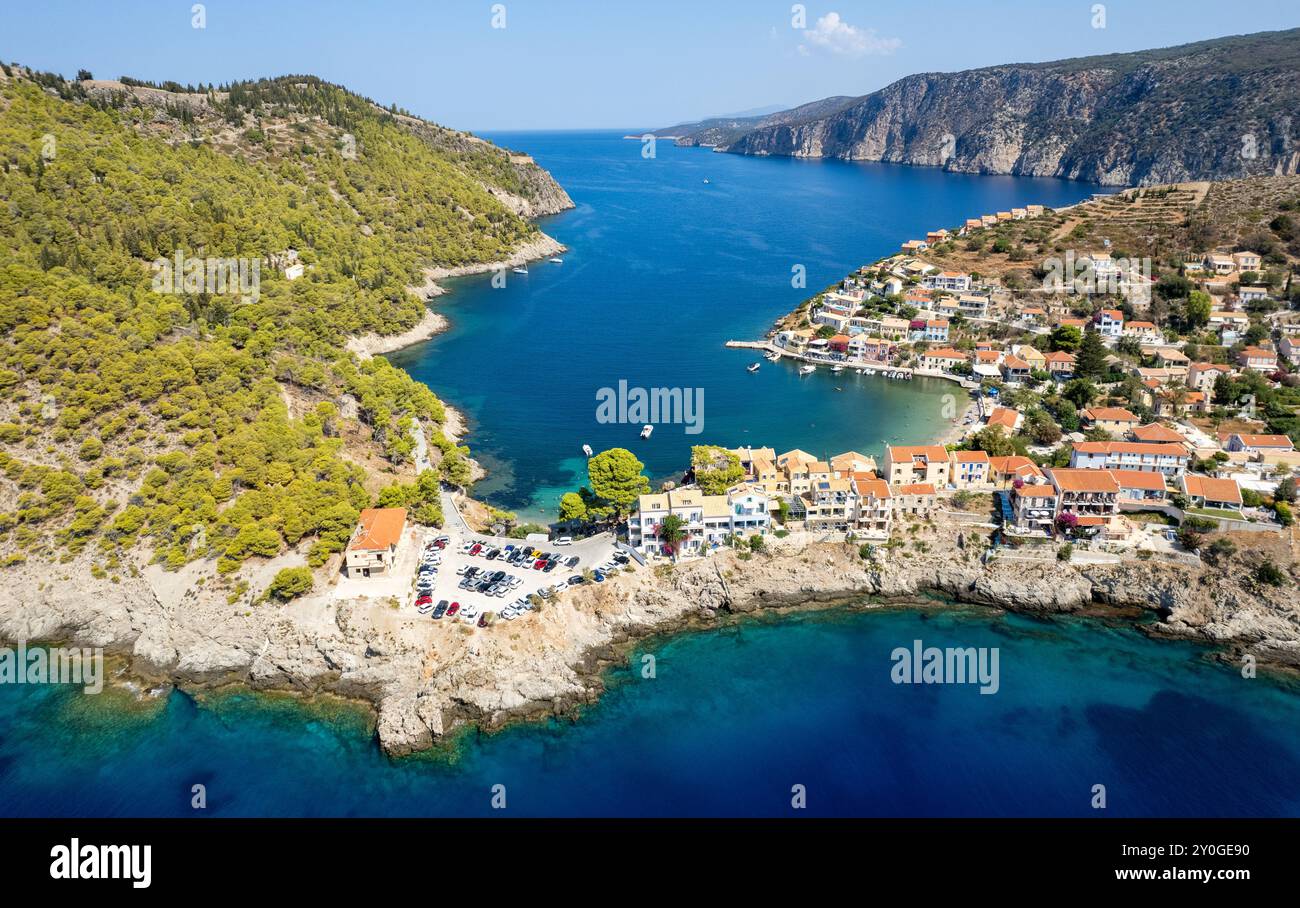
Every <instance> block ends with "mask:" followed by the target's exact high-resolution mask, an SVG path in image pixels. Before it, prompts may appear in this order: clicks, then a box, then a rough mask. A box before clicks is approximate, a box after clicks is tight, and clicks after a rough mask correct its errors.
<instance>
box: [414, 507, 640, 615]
mask: <svg viewBox="0 0 1300 908" xmlns="http://www.w3.org/2000/svg"><path fill="white" fill-rule="evenodd" d="M417 549H418V550H417V556H418V559H417V561H418V564H419V567H418V568H416V571H415V574H414V576H412V577H411V578H410V581H409V582H410V584H411V586H410V587H409V592H408V593H407V595H406V596H405V598H404V600H403V608H411V609H414V610H415V611H417V612H418V613H419V614H420V615H422V616H425V617H429V618H435V617H436V619H437V620H440V621H446V620H448V619H451V620H453V621H460V622H465V623H480V621H481V623H480V626H483V625H484V624H487V623H489V622H491V621H494V620H505V621H513V620H515V619H516V618H518V617H520V616H521V615H523V614H526V613H527V612H528V611H530V610H532V609H533V608H534V607H535V605H534V603H535V600H534V599H533V597H535V596H540V597H541V599H542V600H547V599H553V598H554V597H556V596H562V595H564V591H565V590H566V589H567V587H568V586H569V584H570V583H574V585H577V583H582V582H590V583H597V582H602V580H601V579H598V578H603V576H604V573H605V572H606V571H607V570H610V569H621V568H622V566H623V564H625V563H632V564H635V562H630V561H628V560H624V559H627V556H626V555H624V554H621V553H618V552H617V550H616V548H615V546H614V538H613V537H612V536H610V535H609V534H602V535H600V536H595V537H593V538H591V539H584V540H581V541H578V542H574V543H562V542H561V541H559V540H554V541H551V542H536V543H529V542H525V541H524V540H521V539H504V538H499V537H490V536H483V535H479V534H475V533H464V532H458V531H457V530H456V529H454V528H453V529H450V530H447V531H445V532H436V531H434V532H430V533H428V534H427V535H426V537H425V538H424V539H423V540H420V541H419V543H418V546H417ZM615 558H618V559H620V560H621V561H620V562H615V561H614V560H613V559H615ZM548 565H550V567H549V568H548V567H547V566H548ZM602 567H604V568H606V571H602V570H601V568H602ZM589 572H590V573H589ZM584 576H585V577H587V578H590V579H584ZM467 578H468V579H467ZM573 578H578V581H577V583H575V582H574V580H573ZM466 584H468V585H466ZM453 606H454V608H453ZM485 613H486V614H488V615H490V616H491V617H489V618H486V619H484V618H483V616H484V614H485Z"/></svg>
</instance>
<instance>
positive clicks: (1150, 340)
mask: <svg viewBox="0 0 1300 908" xmlns="http://www.w3.org/2000/svg"><path fill="white" fill-rule="evenodd" d="M1123 335H1124V337H1131V338H1133V339H1134V340H1136V341H1138V342H1139V343H1143V344H1158V343H1160V342H1161V341H1163V340H1164V339H1165V337H1164V335H1163V334H1161V333H1160V329H1159V328H1157V327H1156V324H1155V322H1137V321H1134V322H1127V323H1125V325H1124V331H1123Z"/></svg>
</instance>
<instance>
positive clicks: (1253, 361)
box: [1237, 347, 1277, 372]
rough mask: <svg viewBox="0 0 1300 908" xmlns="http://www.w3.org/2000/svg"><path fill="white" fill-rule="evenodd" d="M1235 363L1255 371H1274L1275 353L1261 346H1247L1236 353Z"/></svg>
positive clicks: (1275, 366)
mask: <svg viewBox="0 0 1300 908" xmlns="http://www.w3.org/2000/svg"><path fill="white" fill-rule="evenodd" d="M1237 365H1239V366H1241V367H1242V368H1243V369H1253V370H1255V371H1256V372H1276V371H1277V354H1276V353H1274V352H1273V351H1272V350H1265V349H1264V348H1263V347H1247V348H1245V349H1244V350H1242V351H1241V352H1240V353H1238V354H1237Z"/></svg>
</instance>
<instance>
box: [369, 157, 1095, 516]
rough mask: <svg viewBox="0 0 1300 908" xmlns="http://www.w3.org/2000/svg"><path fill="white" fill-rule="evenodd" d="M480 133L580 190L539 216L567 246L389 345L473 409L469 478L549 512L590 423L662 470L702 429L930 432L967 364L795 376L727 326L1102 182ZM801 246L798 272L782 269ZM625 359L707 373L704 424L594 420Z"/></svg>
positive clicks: (783, 446)
mask: <svg viewBox="0 0 1300 908" xmlns="http://www.w3.org/2000/svg"><path fill="white" fill-rule="evenodd" d="M489 138H491V139H493V140H494V141H496V142H498V143H499V144H502V145H505V146H508V147H512V148H517V149H521V150H527V151H528V152H529V153H531V154H532V155H534V156H535V157H536V158H537V160H538V162H539V163H541V164H542V166H544V167H546V168H548V169H549V170H550V171H551V172H552V173H553V174H554V175H555V177H556V179H558V180H559V181H560V183H561V185H563V186H564V187H565V188H566V189H567V190H568V192H569V194H570V195H571V196H572V198H573V200H574V202H575V203H576V204H577V208H576V209H575V210H573V211H569V212H566V213H563V214H560V215H557V216H555V217H552V218H548V219H545V220H544V221H543V222H542V223H541V226H542V228H543V229H544V230H545V231H546V232H547V233H549V234H551V235H552V236H554V237H555V238H556V239H558V240H560V241H561V242H563V243H565V244H566V245H568V246H569V247H570V250H569V252H567V253H565V254H564V256H563V258H564V264H562V265H553V264H550V263H549V262H537V263H533V264H532V265H530V266H529V274H528V275H527V276H522V275H516V274H514V273H513V272H508V273H507V274H506V275H505V278H506V285H505V287H504V288H498V287H494V286H493V282H492V278H491V276H489V275H480V276H474V277H469V278H464V279H460V280H457V281H451V282H448V286H449V287H450V289H451V290H452V293H451V294H450V295H448V296H444V297H441V298H439V299H438V300H437V301H436V302H435V304H434V305H435V308H436V309H437V310H438V311H440V312H442V313H444V314H445V315H446V316H447V317H448V318H449V319H450V321H451V325H452V328H451V330H450V331H449V332H448V333H446V334H444V335H442V336H440V337H437V338H435V339H433V340H431V341H429V342H428V343H425V344H420V345H418V346H416V347H412V348H410V349H408V350H405V351H402V352H400V353H398V354H396V355H394V356H393V357H392V359H393V361H394V362H397V363H399V364H400V365H402V366H404V367H405V368H406V369H408V370H409V371H410V372H411V373H412V374H413V375H415V377H417V378H419V379H422V380H424V381H425V382H427V383H428V384H429V386H430V387H431V388H433V389H434V390H435V391H436V392H437V393H438V394H440V395H441V396H442V397H443V398H445V399H446V400H447V401H448V402H449V403H451V404H453V405H455V406H457V407H460V408H461V409H463V410H464V411H465V412H466V413H467V415H468V416H469V418H470V423H471V426H472V433H471V435H470V437H469V439H468V443H469V444H470V446H471V448H472V449H473V452H474V456H475V457H477V458H478V459H479V460H480V461H481V462H482V463H483V464H484V465H485V466H486V467H487V468H488V469H489V470H490V473H491V475H490V476H489V477H488V478H487V479H486V480H485V481H483V482H481V483H480V484H479V485H478V486H477V487H476V490H475V492H476V494H477V495H479V496H480V497H483V498H486V499H487V500H488V501H490V502H492V503H493V504H496V505H498V506H500V507H504V508H507V509H510V510H515V511H518V512H520V513H521V514H524V515H527V516H530V517H549V518H550V519H554V517H555V513H556V511H555V508H556V505H557V503H558V499H559V496H560V495H561V494H563V493H564V492H565V491H570V490H572V489H573V488H575V487H576V486H577V485H580V484H582V483H583V482H585V481H586V473H585V461H584V459H583V456H582V453H581V450H582V446H583V445H584V444H590V445H591V446H592V447H593V448H594V449H595V450H597V451H599V450H602V449H604V448H609V447H614V446H623V447H628V448H630V449H631V450H633V451H634V452H636V454H637V455H638V456H639V457H640V458H641V459H642V460H643V461H644V462H645V464H646V466H647V472H648V473H649V474H650V475H651V476H652V477H653V478H655V479H663V478H669V477H672V478H676V477H675V476H674V474H676V473H680V472H681V471H682V470H683V469H684V468H685V466H686V465H687V462H688V459H689V451H690V446H691V445H692V444H702V443H708V444H723V445H726V446H728V447H736V446H741V445H754V446H770V447H775V448H776V449H777V450H778V451H780V450H788V449H789V448H794V447H799V448H803V449H805V450H807V451H810V452H813V453H815V454H818V455H830V454H835V453H839V452H840V451H843V450H848V449H857V450H861V451H862V452H864V453H868V454H876V455H879V454H880V453H881V452H882V451H883V446H884V444H885V443H886V442H894V443H898V442H909V441H911V442H924V441H929V440H931V439H933V438H934V437H935V436H936V435H937V434H938V433H939V432H941V431H942V430H943V428H944V427H945V426H947V425H948V424H949V423H950V421H951V418H952V412H953V405H954V403H957V402H958V400H959V401H964V400H965V395H964V394H963V393H962V392H960V390H959V389H958V388H957V386H956V385H953V384H951V383H949V382H943V381H937V380H918V381H915V382H911V383H905V382H891V381H890V380H888V379H885V378H883V377H868V376H858V375H856V374H853V373H842V374H840V375H838V376H835V375H831V374H830V373H829V372H828V371H826V370H825V369H822V370H819V372H818V373H817V374H815V375H813V376H810V377H806V378H799V377H798V375H797V373H796V371H795V367H794V366H793V365H790V364H780V365H773V364H770V363H766V362H764V363H762V368H761V369H760V371H759V372H758V373H756V374H750V373H748V372H746V371H745V366H747V365H748V364H749V363H751V362H754V361H756V360H758V359H759V354H757V353H756V352H754V351H749V350H727V349H724V348H723V344H724V343H725V342H726V341H727V340H731V339H739V340H755V339H759V338H761V337H762V336H763V334H764V332H765V331H766V330H767V329H768V328H769V327H770V326H771V324H772V322H773V321H774V320H775V319H776V318H777V317H779V316H781V315H783V314H785V313H786V312H788V311H790V310H791V309H792V308H794V306H796V305H797V304H798V303H799V302H800V301H802V300H804V299H806V298H807V297H808V296H810V295H812V293H814V292H815V291H816V290H819V289H821V288H823V287H825V286H827V285H829V284H831V283H834V282H835V281H838V280H839V279H840V278H842V277H843V276H844V275H846V274H847V273H849V272H850V271H851V270H852V269H854V268H856V267H858V266H859V265H862V264H864V263H866V262H870V261H874V260H875V259H877V258H879V257H880V256H882V255H885V254H887V253H889V252H892V251H895V250H896V249H897V248H898V244H899V243H900V242H901V241H902V240H904V239H907V238H909V237H915V236H918V235H919V236H924V235H925V232H926V231H927V230H933V229H936V228H938V227H941V226H948V227H951V226H953V225H955V224H960V223H962V222H963V221H964V220H965V219H966V218H967V217H970V216H972V215H977V214H982V213H985V212H991V211H999V210H1004V209H1007V208H1010V207H1012V206H1013V205H1021V204H1026V203H1032V202H1038V203H1043V204H1047V205H1061V204H1067V203H1070V202H1075V201H1078V200H1079V199H1081V198H1086V197H1087V196H1088V195H1089V194H1090V193H1091V192H1092V191H1093V190H1094V189H1095V188H1096V187H1091V186H1086V185H1083V184H1079V183H1069V182H1065V181H1061V180H1044V179H1024V178H1017V177H990V176H968V175H960V174H949V173H944V172H942V171H939V170H932V169H928V168H916V167H898V166H892V165H884V164H849V163H844V162H837V161H826V162H817V161H795V160H788V159H781V158H742V157H738V156H735V155H727V154H714V153H712V152H709V151H706V150H703V149H699V148H677V147H675V146H673V145H671V144H669V143H662V142H661V143H659V144H658V146H657V149H656V155H655V157H654V158H653V159H650V160H647V159H645V158H643V157H642V156H641V148H642V146H641V143H640V142H637V141H629V140H625V139H623V138H622V137H621V135H620V134H618V133H610V132H604V133H580V132H576V133H523V134H506V135H492V136H489ZM705 179H708V180H709V183H708V184H705V183H704V180H705ZM795 266H801V267H802V268H803V269H805V272H806V287H805V288H803V289H800V288H796V287H793V286H791V279H792V277H793V273H792V268H794V267H795ZM620 380H623V381H626V382H627V383H628V386H629V387H643V388H687V389H696V388H698V389H702V393H703V405H704V406H703V416H704V419H703V430H702V431H701V432H699V433H698V434H688V433H687V432H686V431H685V427H684V426H682V425H660V426H658V427H657V428H656V429H655V432H654V435H653V436H652V437H651V439H650V440H649V441H642V440H641V439H639V438H638V433H639V432H640V429H641V424H640V422H637V423H635V424H633V425H624V424H601V423H598V422H597V420H596V393H597V391H598V389H600V388H602V387H608V388H617V386H618V383H619V381H620ZM836 388H840V389H841V390H839V391H836V390H835V389H836ZM953 395H958V396H959V398H958V399H954V397H953ZM945 398H946V402H947V404H948V411H947V413H946V414H945V411H944V405H945ZM957 409H958V410H959V409H960V407H958V408H957Z"/></svg>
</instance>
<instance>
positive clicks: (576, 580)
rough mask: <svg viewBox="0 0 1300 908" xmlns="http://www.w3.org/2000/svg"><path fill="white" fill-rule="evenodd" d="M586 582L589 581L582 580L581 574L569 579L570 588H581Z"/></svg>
mask: <svg viewBox="0 0 1300 908" xmlns="http://www.w3.org/2000/svg"><path fill="white" fill-rule="evenodd" d="M586 582H587V581H585V580H583V579H582V575H581V574H574V575H573V576H572V577H570V578H569V586H580V585H581V584H584V583H586Z"/></svg>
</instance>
